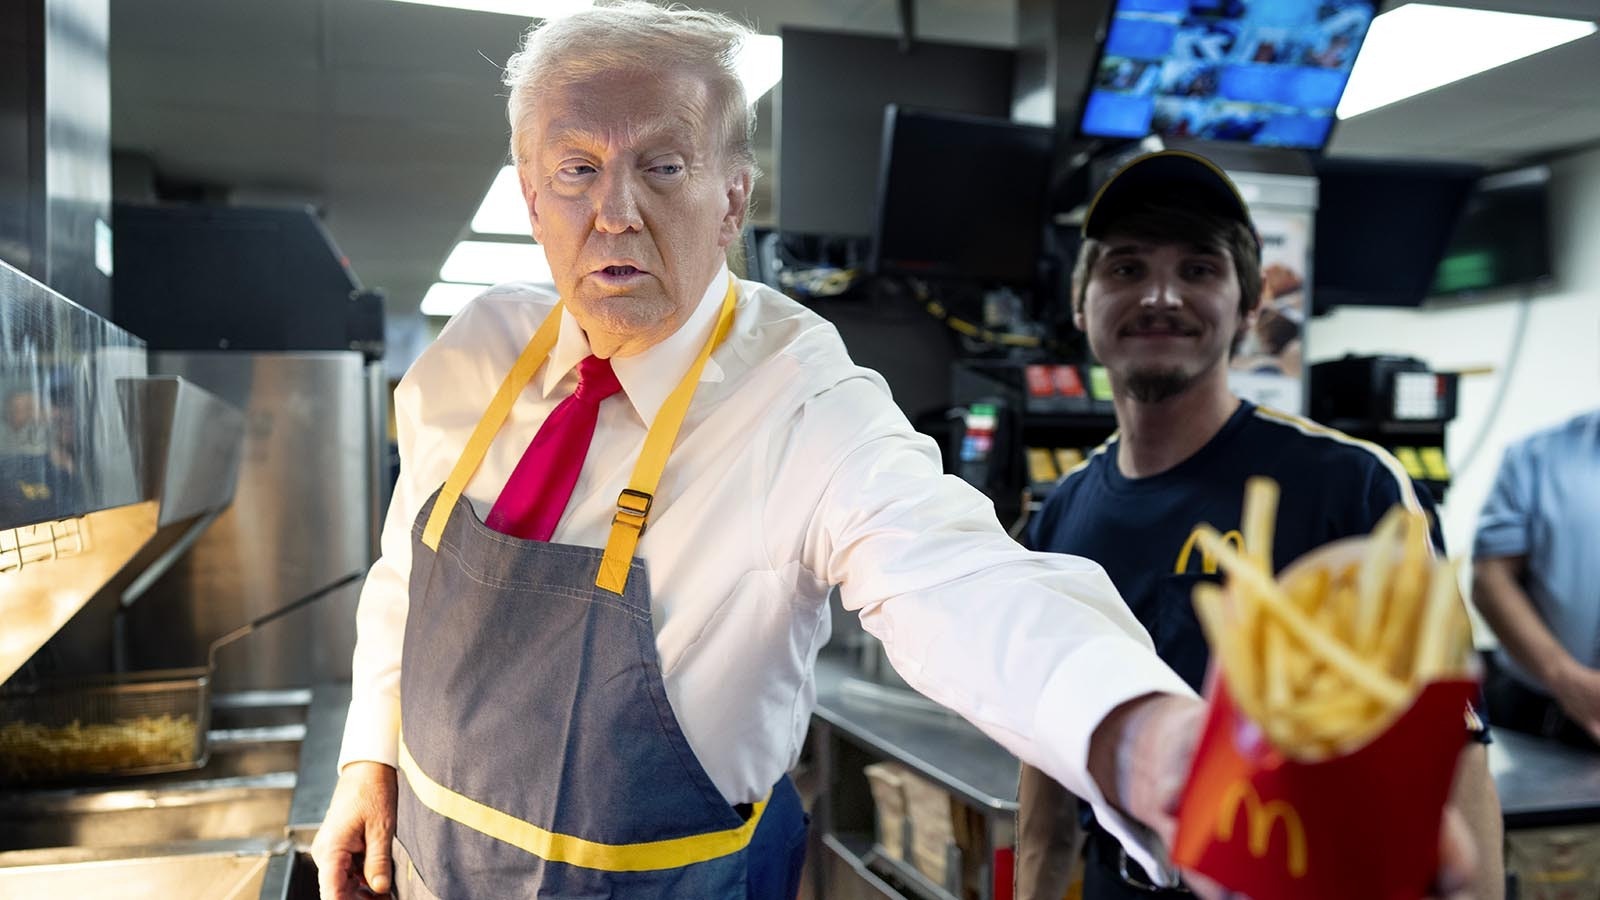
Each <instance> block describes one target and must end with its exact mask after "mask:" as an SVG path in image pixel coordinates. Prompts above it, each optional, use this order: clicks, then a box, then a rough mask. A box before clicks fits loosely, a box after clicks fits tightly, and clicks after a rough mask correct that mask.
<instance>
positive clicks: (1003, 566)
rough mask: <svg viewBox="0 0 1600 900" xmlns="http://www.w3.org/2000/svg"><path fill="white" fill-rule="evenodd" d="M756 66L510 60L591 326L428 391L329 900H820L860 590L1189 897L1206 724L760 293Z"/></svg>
mask: <svg viewBox="0 0 1600 900" xmlns="http://www.w3.org/2000/svg"><path fill="white" fill-rule="evenodd" d="M746 34H747V32H745V31H744V30H742V29H741V28H739V27H738V26H736V25H734V24H733V23H732V22H730V21H728V20H726V19H724V18H722V17H720V16H716V15H712V14H707V13H701V12H694V11H690V10H685V9H681V8H675V9H664V8H660V7H657V6H654V5H650V4H647V3H642V2H626V3H621V4H617V5H610V6H604V7H599V8H595V9H592V10H588V11H585V12H582V13H579V14H576V15H573V16H571V17H568V18H564V19H560V20H556V21H552V22H549V23H546V24H544V25H543V26H541V27H538V28H536V29H534V30H532V31H531V32H530V33H529V35H528V37H527V40H526V43H525V45H524V47H523V49H522V50H521V51H520V52H519V53H518V54H517V55H516V56H515V57H513V58H512V60H511V61H510V62H509V63H508V66H507V75H506V80H507V84H508V86H509V88H510V102H509V107H510V108H509V112H510V118H511V126H512V152H513V154H514V156H515V161H516V165H517V169H518V172H519V173H520V176H521V182H522V189H523V193H524V195H525V197H526V200H527V204H528V211H529V216H530V219H531V222H532V226H533V233H534V235H535V236H536V237H537V238H538V240H539V242H540V243H541V244H542V245H543V246H544V249H545V252H546V253H547V255H548V257H549V260H550V266H551V269H552V271H553V272H554V275H555V282H556V287H557V289H558V292H559V296H558V297H554V296H549V295H548V294H546V293H545V292H542V291H539V290H537V289H534V288H531V287H528V286H524V285H515V284H513V285H506V286H502V287H498V288H495V289H492V290H490V291H488V292H487V293H485V294H484V295H483V296H481V297H479V298H478V299H476V300H475V301H474V302H473V303H471V304H470V305H469V306H468V307H467V308H466V309H465V310H463V311H462V312H461V313H460V314H459V315H458V316H457V317H456V318H455V319H454V320H452V321H451V323H450V324H449V326H448V327H446V329H445V330H444V333H443V334H442V335H441V336H440V338H439V340H438V341H437V342H436V343H435V344H434V345H433V346H431V347H430V348H429V349H428V350H427V351H426V352H425V353H424V354H423V355H422V357H421V358H420V359H419V360H418V361H417V363H416V365H414V366H413V367H412V369H411V371H410V372H409V373H408V374H407V375H406V377H405V379H404V380H403V381H402V382H401V384H400V386H399V388H398V389H397V391H396V394H395V411H396V416H397V419H398V422H399V434H400V448H401V460H402V474H401V479H400V483H399V485H398V486H397V488H396V491H395V495H394V501H393V504H392V506H391V507H390V511H389V519H388V523H387V526H386V528H385V531H384V536H383V555H382V558H381V559H380V560H379V561H378V562H377V563H376V564H375V565H374V567H373V569H372V572H371V574H370V576H369V577H368V579H367V584H366V587H365V589H364V591H363V593H362V597H361V605H360V609H359V612H358V626H359V638H358V642H357V646H356V651H355V659H354V684H353V696H352V701H351V706H350V716H349V721H348V724H347V727H346V732H345V739H344V746H343V752H342V754H341V760H340V765H341V774H340V778H339V783H338V787H337V789H336V791H335V793H334V797H333V800H332V803H331V806H330V808H329V811H328V815H327V819H326V821H325V823H324V824H323V827H322V829H321V831H320V833H319V834H318V836H317V840H316V844H315V847H314V849H313V855H314V857H315V859H316V862H317V866H318V868H319V870H320V877H321V889H322V895H323V897H324V898H327V900H334V898H347V897H354V896H357V895H358V893H359V892H361V891H363V890H367V889H370V890H372V891H376V892H378V893H383V892H385V891H388V890H390V889H391V888H393V889H395V890H396V892H397V893H398V894H399V896H401V897H404V898H412V897H424V898H426V897H449V898H466V897H510V896H518V897H533V896H537V897H586V898H588V897H593V898H598V897H610V898H618V900H643V898H667V897H682V898H696V900H733V898H746V897H750V898H761V900H777V898H785V900H787V898H790V897H793V895H794V893H795V886H796V883H797V881H798V876H799V868H800V863H801V857H802V855H803V849H802V848H803V838H804V833H805V822H804V816H803V814H802V812H801V809H800V806H799V802H798V798H797V796H796V795H795V791H794V787H793V785H792V784H790V783H789V782H788V780H787V779H786V777H785V775H784V773H785V772H786V771H787V770H788V769H789V768H790V767H791V766H792V765H793V764H794V762H795V760H796V758H797V757H798V755H799V752H800V747H801V743H802V741H803V739H804V736H805V733H806V728H807V724H808V722H809V719H810V714H811V710H812V706H813V702H814V687H813V681H812V677H813V676H812V670H813V664H814V662H815V659H816V654H817V651H818V649H819V648H820V647H821V646H822V644H823V643H824V642H825V641H826V640H827V637H828V623H829V617H828V609H827V598H828V595H829V589H830V587H832V586H834V585H838V586H839V587H840V588H841V596H842V597H843V602H844V604H845V606H846V607H848V608H849V609H851V610H853V611H855V612H857V613H858V614H859V615H860V617H861V620H862V623H863V624H864V626H865V627H866V628H867V629H868V630H869V631H870V632H871V633H873V634H874V635H876V636H878V637H879V638H881V639H882V641H883V643H884V645H885V647H886V648H887V651H888V655H889V658H890V659H891V660H892V662H893V663H894V665H895V667H896V668H897V669H898V671H899V672H900V673H901V674H902V675H903V676H904V677H905V678H906V680H907V681H908V682H910V683H911V684H912V685H913V686H914V687H915V688H917V689H918V690H920V691H922V692H923V693H925V694H926V695H928V696H929V697H931V698H933V699H934V700H937V701H938V702H940V703H943V704H945V705H947V706H949V707H950V708H952V709H954V710H956V711H958V712H959V713H961V714H962V715H963V716H965V717H966V718H968V719H969V720H971V721H972V722H973V723H975V724H976V725H977V726H978V727H979V728H981V729H983V730H984V731H985V732H986V733H987V734H989V735H991V736H992V737H993V738H994V739H995V740H997V741H999V742H1000V743H1002V744H1003V745H1005V746H1006V747H1007V748H1009V749H1010V750H1012V751H1013V752H1015V753H1016V754H1017V755H1018V756H1020V757H1021V758H1022V759H1024V760H1027V761H1028V762H1030V763H1032V764H1034V765H1036V766H1038V767H1039V768H1040V769H1041V770H1043V771H1044V772H1046V773H1048V774H1049V775H1051V776H1052V777H1054V778H1056V779H1058V780H1059V781H1061V782H1062V783H1063V784H1065V785H1067V786H1068V787H1069V788H1071V789H1072V790H1073V791H1074V792H1076V793H1078V794H1080V795H1082V796H1083V797H1085V798H1087V799H1088V801H1089V802H1090V803H1091V804H1093V805H1094V807H1095V809H1096V810H1097V811H1098V812H1099V814H1100V816H1101V820H1102V821H1103V822H1104V823H1105V824H1106V826H1107V827H1108V829H1110V830H1111V831H1112V832H1113V833H1114V834H1116V835H1117V836H1118V837H1119V838H1121V839H1122V840H1124V841H1126V842H1127V843H1128V844H1129V845H1130V852H1132V853H1133V854H1134V855H1135V858H1137V859H1139V860H1140V861H1141V862H1143V863H1145V864H1146V866H1147V868H1149V869H1151V870H1152V871H1160V870H1161V867H1160V866H1159V864H1158V859H1159V856H1160V851H1159V849H1158V848H1159V845H1158V844H1157V842H1156V841H1155V840H1154V839H1153V837H1152V830H1151V829H1153V833H1154V834H1156V835H1165V836H1170V829H1171V828H1172V821H1171V818H1170V807H1171V801H1172V799H1173V797H1174V796H1175V792H1176V790H1177V787H1178V781H1179V780H1180V779H1181V777H1182V772H1183V771H1184V768H1185V766H1186V761H1187V758H1188V754H1189V753H1190V752H1191V751H1190V749H1189V748H1190V747H1192V743H1193V739H1194V737H1195V733H1196V730H1197V728H1198V724H1199V719H1200V715H1201V705H1200V703H1199V701H1198V700H1197V699H1195V698H1194V696H1193V694H1192V693H1191V692H1190V691H1189V689H1188V687H1187V686H1186V685H1185V684H1184V683H1183V682H1182V680H1181V679H1179V678H1178V677H1177V676H1176V675H1174V674H1173V673H1172V672H1171V671H1170V670H1169V669H1168V668H1167V667H1166V666H1165V665H1163V664H1162V663H1161V662H1160V661H1159V660H1158V659H1157V657H1156V656H1155V654H1154V653H1153V652H1152V651H1151V649H1150V641H1149V638H1148V637H1147V636H1146V635H1145V633H1144V632H1143V631H1142V630H1141V629H1140V628H1139V626H1138V624H1137V622H1136V621H1135V620H1134V618H1133V617H1132V616H1131V615H1130V614H1129V612H1128V610H1127V608H1126V607H1125V606H1124V605H1123V603H1122V601H1121V600H1120V598H1119V597H1118V596H1117V593H1116V590H1115V589H1114V588H1113V587H1112V585H1111V583H1110V581H1109V580H1108V579H1107V578H1106V576H1105V574H1104V572H1103V571H1101V569H1100V568H1099V567H1098V566H1096V565H1094V564H1093V563H1090V562H1088V561H1085V560H1082V559H1078V558H1073V557H1068V556H1059V555H1047V554H1034V553H1029V552H1027V551H1024V550H1023V549H1022V548H1020V547H1019V546H1018V545H1017V544H1016V543H1014V542H1013V541H1011V540H1010V539H1009V538H1008V537H1007V536H1006V534H1005V532H1004V531H1003V530H1002V529H1001V528H1000V527H999V525H998V523H997V522H996V520H995V516H994V512H993V509H992V507H991V505H990V504H989V502H988V501H987V500H986V498H984V497H983V495H982V494H980V493H978V492H977V491H975V490H973V489H972V488H970V487H969V486H967V485H965V484H964V483H962V482H960V481H959V480H956V479H953V478H950V477H947V476H945V475H943V474H942V473H941V466H940V460H939V454H938V450H937V448H936V447H935V445H934V444H933V442H932V441H930V440H928V439H927V438H925V437H923V436H920V435H918V434H917V433H916V432H915V431H913V430H912V428H911V427H910V425H909V424H908V423H907V422H906V420H905V417H904V416H902V415H901V413H900V412H899V410H898V409H897V408H896V407H895V405H894V403H893V402H892V400H891V398H890V396H889V391H888V389H887V387H886V386H885V385H884V383H883V380H882V379H881V378H879V377H878V376H877V375H876V374H875V373H873V372H870V371H867V370H865V369H862V368H859V367H857V366H855V365H853V364H852V363H851V361H850V358H849V356H848V355H847V354H846V352H845V348H844V345H843V344H842V343H841V341H840V339H839V336H838V334H837V332H835V331H834V329H833V328H832V327H831V326H829V325H828V324H827V323H826V322H824V321H823V320H822V319H820V318H818V317H817V316H816V315H814V314H812V313H811V312H809V311H807V310H806V309H804V308H803V307H801V306H799V305H798V304H796V303H794V302H792V301H790V300H789V299H787V298H786V297H784V296H783V295H782V294H779V293H777V292H776V291H773V290H770V289H768V288H766V287H764V286H762V285H760V284H756V283H752V282H745V281H739V280H737V279H735V278H733V277H731V276H730V275H729V273H728V270H727V268H726V266H725V263H724V257H725V254H726V251H727V248H728V247H729V246H730V245H731V244H733V243H734V242H735V241H736V240H738V238H739V235H740V231H741V228H742V226H743V221H744V216H745V212H746V209H747V205H748V202H749V197H750V189H751V183H752V181H753V180H754V178H755V175H756V172H755V165H754V162H753V159H752V156H751V153H750V134H751V131H752V123H751V118H750V111H749V105H748V103H747V101H746V98H745V96H744V94H743V91H742V89H741V87H740V84H739V81H738V79H737V77H736V75H735V73H734V71H733V68H732V59H733V57H734V54H735V53H736V51H737V49H738V47H739V45H740V42H741V41H742V40H743V39H744V37H745V36H746ZM402 650H403V652H402ZM391 845H392V852H393V857H391Z"/></svg>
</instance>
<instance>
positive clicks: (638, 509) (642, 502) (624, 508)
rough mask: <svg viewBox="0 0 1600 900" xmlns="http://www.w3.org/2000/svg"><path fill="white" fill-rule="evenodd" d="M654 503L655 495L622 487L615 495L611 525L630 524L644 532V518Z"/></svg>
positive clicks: (641, 532) (646, 517)
mask: <svg viewBox="0 0 1600 900" xmlns="http://www.w3.org/2000/svg"><path fill="white" fill-rule="evenodd" d="M654 503H655V497H654V496H652V495H650V494H647V493H645V492H644V491H636V490H634V489H633V488H623V489H622V493H621V494H618V495H617V513H616V515H614V516H612V517H611V524H613V525H619V524H620V525H631V526H632V527H634V528H637V529H638V530H639V533H640V534H641V535H642V534H644V524H645V520H647V519H648V518H650V507H651V505H652V504H654Z"/></svg>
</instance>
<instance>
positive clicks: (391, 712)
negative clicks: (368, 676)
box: [339, 694, 400, 771]
mask: <svg viewBox="0 0 1600 900" xmlns="http://www.w3.org/2000/svg"><path fill="white" fill-rule="evenodd" d="M353 762H379V763H383V764H384V765H386V766H394V767H396V768H399V765H400V698H399V697H395V696H391V695H387V694H380V695H378V696H373V697H367V698H364V699H359V700H352V701H351V703H350V713H349V715H348V716H346V717H345V721H344V744H343V745H342V746H341V747H340V748H339V770H340V771H343V770H344V767H345V766H347V765H349V764H350V763H353Z"/></svg>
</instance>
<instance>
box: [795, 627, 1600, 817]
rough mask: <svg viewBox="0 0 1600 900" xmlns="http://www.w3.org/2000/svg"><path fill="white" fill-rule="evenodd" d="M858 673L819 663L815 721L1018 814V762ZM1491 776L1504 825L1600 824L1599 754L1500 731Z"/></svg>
mask: <svg viewBox="0 0 1600 900" xmlns="http://www.w3.org/2000/svg"><path fill="white" fill-rule="evenodd" d="M856 671H857V670H856V666H855V664H854V662H853V661H852V660H850V659H848V658H842V657H839V656H834V655H828V654H824V655H823V656H822V657H821V658H820V659H818V660H817V712H816V714H817V716H818V717H819V718H821V719H823V720H824V721H826V722H828V723H830V724H831V725H833V726H834V727H835V728H837V729H839V730H840V731H842V732H845V733H846V734H848V735H849V736H850V737H851V738H852V739H853V740H855V741H857V742H858V743H861V744H863V745H865V746H868V747H871V748H873V749H874V750H876V751H877V752H879V753H881V754H883V756H885V757H886V758H890V759H895V760H899V761H900V762H903V763H905V764H906V765H908V766H911V767H912V768H914V769H916V770H918V771H919V772H921V773H922V774H924V775H926V776H927V777H928V778H930V779H932V780H933V781H936V782H938V783H939V784H941V785H944V786H945V787H946V788H948V789H949V790H951V791H953V792H955V793H956V794H958V795H959V796H961V797H964V798H966V799H967V800H968V801H970V802H972V803H976V804H979V805H981V806H985V807H989V808H991V809H999V810H1015V809H1016V807H1017V760H1016V757H1014V756H1012V755H1011V754H1010V753H1008V752H1006V751H1005V750H1004V749H1002V748H1001V747H1000V746H999V745H998V744H995V743H994V742H993V741H991V740H990V739H989V738H987V737H985V736H984V735H983V733H982V732H980V731H978V729H976V728H974V727H973V726H972V725H970V724H968V723H967V722H966V721H965V720H963V719H960V718H958V717H957V716H955V715H954V714H951V713H943V712H937V711H931V710H930V711H921V710H918V709H914V708H911V707H909V706H908V705H907V704H906V702H905V701H904V700H896V699H892V698H894V697H895V695H894V694H893V693H890V692H891V691H892V690H893V689H888V688H877V689H876V692H878V693H881V694H882V695H883V696H882V697H879V698H875V697H874V696H872V694H873V693H874V692H875V691H874V686H872V685H871V684H870V683H868V682H862V681H861V680H859V679H857V678H856V677H855V676H856ZM863 686H866V689H865V690H863V689H862V687H863ZM901 693H904V692H903V691H902V692H901ZM1489 771H1490V774H1491V775H1492V776H1493V777H1494V781H1495V785H1496V787H1497V788H1498V789H1499V792H1500V804H1501V808H1502V809H1503V810H1504V814H1505V820H1506V826H1507V827H1508V828H1530V827H1538V826H1543V825H1565V824H1575V823H1592V822H1600V756H1597V755H1594V754H1588V753H1584V752H1582V751H1580V750H1576V749H1574V748H1570V747H1567V746H1565V745H1563V744H1558V743H1555V742H1554V741H1548V740H1543V739H1540V738H1536V737H1532V736H1529V735H1525V734H1518V733H1516V732H1512V731H1506V730H1503V729H1502V730H1498V731H1496V732H1495V733H1494V743H1493V744H1491V745H1490V746H1489Z"/></svg>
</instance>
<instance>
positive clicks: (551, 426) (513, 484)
mask: <svg viewBox="0 0 1600 900" xmlns="http://www.w3.org/2000/svg"><path fill="white" fill-rule="evenodd" d="M620 390H622V385H621V383H619V382H618V381H617V374H616V373H615V372H613V371H611V360H609V359H600V358H599V357H597V356H589V357H585V358H584V360H583V361H582V362H580V363H578V389H577V390H575V391H573V392H572V396H570V397H568V398H567V399H565V400H563V401H561V404H560V405H559V406H557V407H556V408H555V410H554V411H552V412H551V413H550V417H549V418H548V419H545V420H544V424H543V425H541V426H540V427H539V433H538V434H536V435H534V436H533V443H531V444H529V445H528V449H527V451H525V452H524V453H523V454H522V459H521V460H519V461H518V462H517V467H516V469H514V470H513V471H512V472H511V479H510V480H509V481H507V482H506V486H505V488H504V489H502V490H501V491H500V499H498V500H496V501H495V502H494V508H493V509H491V510H489V519H488V522H487V523H486V524H487V525H488V526H489V527H490V528H493V529H494V530H495V531H498V532H500V533H501V534H509V535H511V536H512V537H519V538H524V539H526V540H532V541H548V540H550V536H551V535H552V534H555V531H556V523H558V522H560V521H561V513H562V511H563V510H565V509H566V508H567V501H568V500H570V499H572V488H573V487H574V486H575V485H576V484H577V483H578V473H579V472H581V471H583V458H584V457H585V456H588V455H589V442H590V441H591V440H593V439H594V424H595V420H596V419H597V418H598V417H599V415H600V401H602V400H604V399H606V398H607V397H609V396H611V395H612V394H615V393H616V392H617V391H620Z"/></svg>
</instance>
